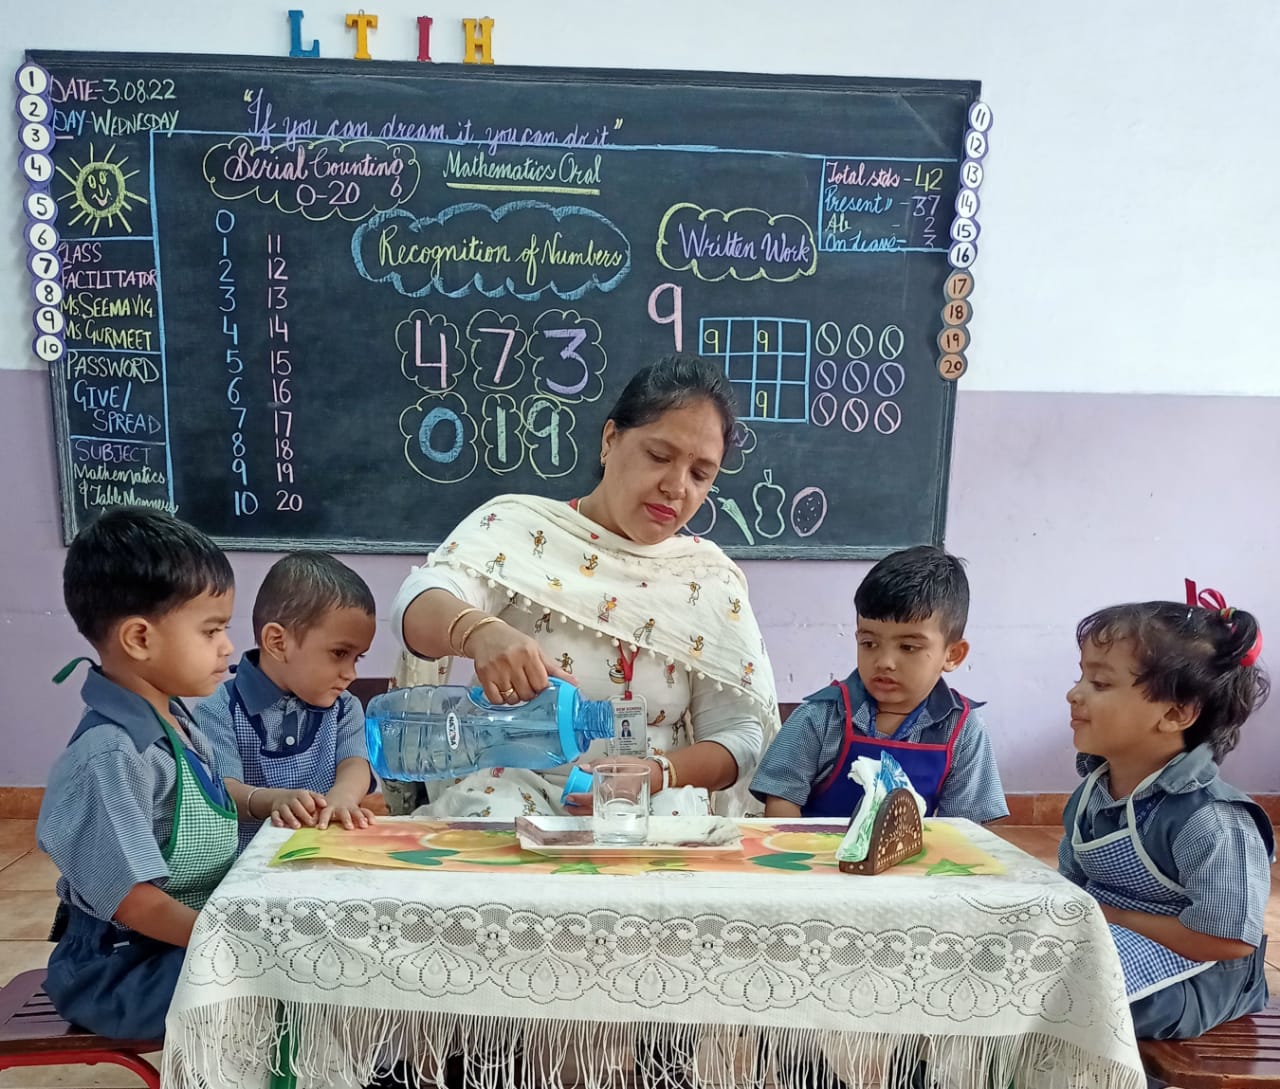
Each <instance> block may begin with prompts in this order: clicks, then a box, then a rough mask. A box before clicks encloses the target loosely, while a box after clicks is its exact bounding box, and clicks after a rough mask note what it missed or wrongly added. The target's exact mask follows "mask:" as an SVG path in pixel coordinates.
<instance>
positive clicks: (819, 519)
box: [790, 487, 827, 537]
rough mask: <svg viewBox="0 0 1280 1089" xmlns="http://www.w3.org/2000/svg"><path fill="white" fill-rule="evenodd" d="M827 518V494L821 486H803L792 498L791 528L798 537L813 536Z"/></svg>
mask: <svg viewBox="0 0 1280 1089" xmlns="http://www.w3.org/2000/svg"><path fill="white" fill-rule="evenodd" d="M826 519H827V495H826V492H824V491H823V490H822V489H821V488H818V487H809V488H801V489H800V491H798V492H796V494H795V497H794V498H793V499H792V500H791V517H790V521H791V528H792V529H793V530H795V534H796V536H797V537H812V536H813V535H814V534H815V533H817V532H818V530H819V529H821V528H822V523H823V522H825V521H826Z"/></svg>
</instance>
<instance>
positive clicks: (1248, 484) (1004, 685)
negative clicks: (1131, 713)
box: [0, 371, 1280, 792]
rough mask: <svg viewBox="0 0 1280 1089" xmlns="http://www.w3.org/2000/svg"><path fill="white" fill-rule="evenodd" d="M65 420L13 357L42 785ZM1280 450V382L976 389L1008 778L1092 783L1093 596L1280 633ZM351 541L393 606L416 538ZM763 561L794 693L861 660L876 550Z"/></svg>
mask: <svg viewBox="0 0 1280 1089" xmlns="http://www.w3.org/2000/svg"><path fill="white" fill-rule="evenodd" d="M49 421H50V412H49V396H48V380H47V378H46V377H45V375H44V374H43V373H40V372H34V371H0V428H2V429H3V434H4V435H5V437H6V442H7V446H8V451H9V452H8V454H7V455H6V460H7V461H8V462H9V464H10V466H11V467H13V469H14V473H13V477H12V481H11V482H12V485H13V491H12V492H11V493H10V496H9V500H8V503H7V507H8V509H9V510H10V511H11V515H10V517H8V518H7V519H5V520H4V522H3V524H0V624H3V627H4V632H5V642H4V648H3V649H4V654H3V656H2V657H0V693H2V694H3V695H2V697H0V698H2V699H3V715H2V717H0V785H15V786H28V785H33V784H42V783H43V782H44V781H45V776H46V773H47V771H48V768H49V765H50V763H51V762H52V760H53V758H54V756H55V755H56V754H57V752H58V751H59V749H60V748H61V747H62V745H63V744H64V743H65V740H66V738H67V736H68V735H69V734H70V732H71V729H72V727H73V726H74V724H75V720H76V718H77V716H78V715H79V709H80V708H79V700H78V698H77V693H78V688H79V684H78V682H77V683H68V684H67V685H65V686H64V687H63V688H61V689H58V688H55V687H54V686H53V685H52V684H50V683H49V679H48V678H49V677H50V676H52V674H53V673H54V671H55V670H56V669H57V668H58V667H59V666H61V665H62V664H63V663H64V662H66V661H67V660H68V659H69V658H71V657H73V656H74V655H77V654H81V653H85V651H86V648H85V646H84V644H83V642H82V641H81V640H80V638H79V636H77V635H76V633H75V629H74V628H73V627H72V625H71V622H70V621H69V620H68V618H67V616H66V613H65V611H64V609H63V605H62V594H61V584H60V572H61V567H62V557H63V549H62V545H61V537H60V529H59V526H60V516H59V503H58V498H57V482H56V473H55V465H54V460H53V452H52V437H51V425H50V422H49ZM1277 467H1280V398H1261V397H1260V398H1227V397H1220V398H1215V397H1159V396H1116V395H1098V394H1026V393H987V392H970V391H963V390H962V392H961V394H960V397H959V399H958V408H957V416H956V435H955V448H954V457H953V467H952V478H951V504H950V514H949V518H948V533H947V540H948V545H949V547H950V548H951V549H952V550H953V551H954V552H956V553H957V554H959V555H961V556H963V557H965V558H966V559H967V561H968V564H969V577H970V580H971V582H972V587H973V606H972V610H971V613H970V622H969V631H968V636H969V640H970V642H971V643H972V645H973V650H972V652H971V654H970V658H969V661H968V662H967V663H966V664H965V666H963V667H962V668H961V671H960V672H959V673H958V674H957V675H956V676H955V680H956V684H957V687H960V688H961V689H962V690H963V691H965V692H966V694H968V695H970V696H972V697H974V698H977V699H985V700H987V701H988V704H989V706H988V708H987V711H986V717H987V721H988V722H989V723H990V725H991V729H992V735H993V742H994V745H995V749H996V753H997V756H998V757H999V761H1000V767H1001V771H1002V774H1003V776H1004V782H1005V787H1006V789H1008V790H1009V791H1011V792H1028V791H1062V790H1069V789H1071V787H1072V786H1074V784H1075V773H1074V766H1073V761H1072V749H1071V741H1070V737H1069V731H1068V728H1067V716H1066V714H1065V704H1064V700H1063V693H1064V692H1065V691H1066V689H1067V687H1068V686H1069V685H1070V684H1071V683H1072V682H1073V681H1074V680H1075V678H1076V675H1077V672H1078V669H1077V655H1076V648H1075V643H1074V640H1073V638H1072V631H1073V629H1074V626H1075V623H1076V621H1077V620H1078V619H1079V618H1080V617H1081V616H1082V615H1084V614H1085V613H1087V612H1089V611H1091V610H1092V609H1094V608H1096V607H1098V606H1101V605H1105V604H1110V603H1112V602H1115V601H1119V600H1124V599H1146V598H1155V597H1173V598H1181V596H1182V580H1183V578H1184V577H1191V578H1194V579H1196V580H1197V581H1199V582H1200V584H1201V585H1209V586H1214V587H1217V588H1218V589H1220V590H1222V591H1223V593H1224V594H1225V595H1226V596H1227V599H1228V601H1230V602H1232V603H1234V604H1239V605H1241V606H1243V607H1246V608H1249V609H1250V610H1252V611H1254V612H1255V613H1257V614H1258V616H1259V617H1260V619H1261V620H1262V623H1263V627H1264V631H1268V632H1275V635H1274V637H1273V638H1274V639H1276V640H1280V628H1278V627H1276V625H1277V624H1280V619H1278V618H1280V585H1278V582H1277V580H1276V578H1275V577H1274V576H1272V575H1271V574H1270V572H1271V571H1273V570H1274V567H1272V566H1271V565H1270V564H1269V562H1268V561H1269V560H1270V559H1271V556H1270V549H1271V548H1273V547H1275V546H1276V540H1275V537H1276V535H1275V528H1274V527H1275V517H1274V513H1273V511H1272V509H1271V504H1270V503H1269V502H1268V499H1269V497H1270V495H1271V493H1272V490H1273V488H1274V483H1273V480H1274V476H1275V473H1276V470H1277ZM273 558H274V557H272V556H270V555H266V554H262V553H236V554H235V555H233V557H232V559H233V562H234V565H235V568H236V575H237V578H238V580H239V583H240V586H241V595H240V598H239V600H238V602H237V609H236V619H235V622H234V624H233V629H232V638H233V639H234V640H235V642H236V645H237V648H241V647H243V646H244V644H245V642H246V640H247V639H248V636H249V625H248V613H249V608H250V606H251V605H252V601H253V594H254V592H255V590H256V588H257V584H258V582H259V580H260V579H261V577H262V575H263V573H264V572H265V570H266V568H267V567H268V566H269V564H270V562H271V561H272V559H273ZM352 562H353V563H354V565H355V566H357V567H358V568H359V569H360V570H361V572H362V573H363V574H364V575H365V577H366V578H367V579H368V580H369V583H370V585H371V586H372V587H373V591H374V594H375V595H376V596H377V599H378V601H379V602H380V603H381V605H382V607H383V609H384V610H385V609H386V607H387V605H389V603H390V600H391V596H392V594H393V593H394V592H395V589H396V587H397V586H398V585H399V583H400V579H401V577H402V575H403V573H404V571H405V570H406V567H407V564H408V562H409V558H408V557H403V556H367V557H356V558H355V559H354V561H352ZM745 566H746V570H747V575H748V577H749V578H750V580H751V586H752V601H753V604H754V606H755V609H756V612H757V614H758V616H759V618H760V622H761V625H762V627H763V628H764V633H765V637H766V639H767V640H768V643H769V649H770V653H771V655H772V658H773V664H774V669H775V672H776V673H777V677H778V688H779V695H780V697H781V698H782V699H783V700H784V701H787V700H797V699H799V698H800V697H802V696H803V695H804V694H805V693H806V692H809V691H812V690H813V689H814V688H817V687H819V686H820V685H822V684H823V683H825V682H826V681H827V679H828V677H829V676H830V674H831V673H836V672H838V673H841V674H843V673H844V672H847V670H848V669H849V668H851V665H852V660H853V640H852V627H851V624H850V620H851V618H852V600H853V590H854V587H855V586H856V585H857V582H858V579H859V578H860V577H861V575H862V573H863V572H864V571H865V569H866V566H867V565H865V564H860V563H817V562H807V561H806V562H789V563H788V562H773V563H766V562H763V561H756V562H752V563H748V564H746V565H745ZM833 603H834V604H833ZM384 615H385V612H384ZM1272 645H1280V644H1272ZM392 653H393V648H392V642H391V638H390V636H389V635H388V634H387V633H386V632H385V630H383V631H380V632H379V635H378V639H377V641H376V642H375V643H374V647H373V651H372V652H371V654H370V656H369V658H368V659H367V660H366V661H367V672H369V673H371V674H380V673H385V672H387V669H388V667H389V664H390V661H391V656H392ZM1264 660H1265V659H1264ZM1278 728H1280V696H1278V697H1277V700H1276V702H1275V703H1274V704H1272V705H1271V706H1270V707H1267V708H1265V709H1264V710H1263V711H1262V712H1260V713H1259V715H1258V716H1257V717H1255V718H1254V720H1253V721H1252V722H1251V723H1250V724H1249V726H1248V727H1246V729H1245V732H1244V740H1243V741H1242V743H1241V746H1240V748H1239V749H1238V750H1237V752H1236V753H1234V754H1233V755H1232V756H1231V757H1230V758H1229V760H1228V762H1227V765H1226V767H1227V772H1228V775H1229V776H1230V777H1231V778H1232V780H1233V781H1234V782H1236V783H1237V784H1238V785H1239V786H1241V787H1243V788H1245V789H1247V790H1253V791H1266V792H1274V791H1277V790H1280V744H1277V743H1276V740H1275V737H1276V734H1277V732H1278Z"/></svg>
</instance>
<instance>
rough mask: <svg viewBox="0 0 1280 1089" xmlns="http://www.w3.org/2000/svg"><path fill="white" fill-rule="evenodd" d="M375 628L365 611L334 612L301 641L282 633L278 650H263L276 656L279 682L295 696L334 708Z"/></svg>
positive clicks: (371, 639)
mask: <svg viewBox="0 0 1280 1089" xmlns="http://www.w3.org/2000/svg"><path fill="white" fill-rule="evenodd" d="M375 627H376V622H375V621H374V618H373V617H372V616H370V615H369V614H368V613H366V612H365V611H364V610H363V609H356V608H346V609H332V610H330V611H329V612H328V613H326V614H325V615H324V616H323V617H322V618H321V619H320V621H319V622H318V623H316V624H314V625H313V626H312V627H311V628H309V629H308V630H307V631H306V633H305V634H304V635H303V636H302V638H300V639H299V638H296V637H295V636H294V635H293V633H292V632H290V631H288V630H283V631H282V632H281V635H280V645H279V647H275V646H272V647H270V648H269V647H266V646H264V647H263V653H274V654H275V656H276V666H277V669H276V672H277V674H278V675H279V679H280V680H281V681H283V684H284V687H286V688H287V689H288V690H289V691H290V692H292V693H293V694H294V695H295V696H297V697H298V698H299V699H302V700H305V701H306V702H307V703H309V704H311V705H312V706H313V707H332V706H333V703H334V701H335V700H337V698H338V697H339V696H341V695H342V693H343V692H345V691H346V690H347V688H348V687H349V686H350V685H351V682H352V681H354V680H355V679H356V662H357V661H358V660H359V659H360V658H362V657H363V656H364V655H365V653H366V652H367V651H368V649H369V644H370V643H372V642H373V633H374V630H375ZM264 636H265V631H264ZM268 642H269V640H268Z"/></svg>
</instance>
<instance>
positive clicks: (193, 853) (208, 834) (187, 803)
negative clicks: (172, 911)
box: [156, 714, 237, 911]
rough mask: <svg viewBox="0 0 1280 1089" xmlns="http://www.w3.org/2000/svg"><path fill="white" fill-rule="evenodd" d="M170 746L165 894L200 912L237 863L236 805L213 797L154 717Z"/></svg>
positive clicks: (171, 732)
mask: <svg viewBox="0 0 1280 1089" xmlns="http://www.w3.org/2000/svg"><path fill="white" fill-rule="evenodd" d="M156 718H159V719H160V725H161V726H163V727H164V733H165V737H167V738H168V740H169V744H170V745H171V746H172V747H173V754H174V757H175V758H176V760H177V765H178V770H177V779H176V786H175V789H174V803H173V830H172V831H171V832H170V833H169V842H168V843H167V844H165V846H164V848H163V849H162V850H161V854H162V855H163V856H164V860H165V862H166V863H167V864H168V867H169V879H168V880H167V881H166V882H165V885H164V891H165V892H167V893H168V894H169V895H170V896H172V897H173V898H174V899H175V900H180V901H181V902H182V903H184V904H186V905H187V907H189V908H194V909H195V910H196V911H199V910H200V909H201V908H202V907H204V905H205V901H206V900H208V899H209V895H210V894H211V893H212V892H213V890H214V889H215V888H217V887H218V882H219V881H221V880H222V879H223V877H225V876H226V873H227V871H228V870H229V869H231V864H232V863H233V862H235V860H236V841H237V822H236V806H235V802H233V801H231V799H230V798H228V799H227V801H226V804H223V803H221V802H219V801H217V800H216V799H214V798H213V797H212V796H211V795H210V793H209V790H208V788H207V787H206V786H205V784H204V782H203V781H202V780H203V777H202V776H201V775H199V774H197V772H196V770H195V768H194V767H193V765H192V754H191V750H190V749H188V748H187V747H186V746H185V745H184V744H183V743H182V739H181V738H180V737H178V734H177V732H176V731H175V730H174V729H173V727H172V726H170V725H169V724H168V723H167V722H165V720H164V719H163V718H160V716H159V715H158V714H157V715H156Z"/></svg>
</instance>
